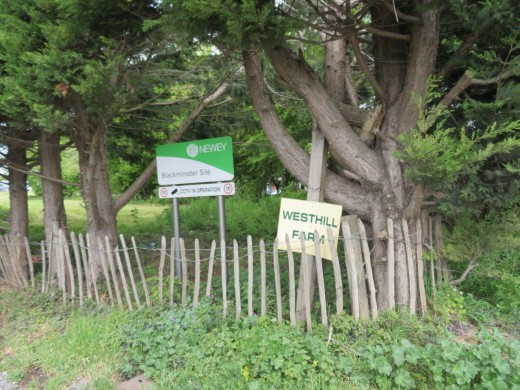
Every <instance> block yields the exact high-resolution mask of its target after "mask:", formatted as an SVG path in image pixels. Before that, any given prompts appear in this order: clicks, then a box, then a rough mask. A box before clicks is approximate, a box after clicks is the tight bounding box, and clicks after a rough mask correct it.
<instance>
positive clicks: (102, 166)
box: [72, 126, 116, 277]
mask: <svg viewBox="0 0 520 390" xmlns="http://www.w3.org/2000/svg"><path fill="white" fill-rule="evenodd" d="M72 138H73V139H74V141H75V144H76V148H77V149H78V152H79V153H78V154H79V167H80V176H81V195H82V197H83V200H84V202H85V208H86V213H87V230H88V234H89V236H90V242H93V243H96V242H98V241H97V238H98V237H99V238H100V239H101V240H102V242H104V239H105V237H108V238H109V239H110V242H111V243H112V244H115V243H116V213H115V208H114V205H113V200H112V194H111V191H110V182H109V175H108V159H107V150H106V134H105V127H104V126H98V127H96V128H91V129H85V130H83V131H78V133H76V134H75V135H74V136H73V137H72ZM91 253H92V254H94V256H93V257H92V259H91V260H92V262H93V264H94V272H95V277H97V276H98V274H99V270H100V269H101V258H100V257H99V255H98V254H97V251H92V252H91Z"/></svg>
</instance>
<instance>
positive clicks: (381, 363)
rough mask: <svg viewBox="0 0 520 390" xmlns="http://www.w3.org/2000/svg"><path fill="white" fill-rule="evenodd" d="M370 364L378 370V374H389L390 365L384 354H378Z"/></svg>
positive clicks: (390, 371)
mask: <svg viewBox="0 0 520 390" xmlns="http://www.w3.org/2000/svg"><path fill="white" fill-rule="evenodd" d="M371 365H372V366H373V367H374V368H375V369H376V370H377V372H379V373H380V374H384V375H387V376H388V375H390V374H391V373H392V365H391V364H390V363H389V362H388V360H386V358H385V357H384V356H378V357H377V358H375V359H374V361H373V362H372V363H371Z"/></svg>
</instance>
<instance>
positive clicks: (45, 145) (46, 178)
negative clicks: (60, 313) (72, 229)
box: [39, 130, 70, 285]
mask: <svg viewBox="0 0 520 390" xmlns="http://www.w3.org/2000/svg"><path fill="white" fill-rule="evenodd" d="M60 152H61V150H60V132H59V131H55V132H52V133H50V132H47V131H45V130H41V131H40V142H39V157H40V169H41V174H42V198H43V211H44V228H45V237H46V240H47V248H51V247H52V245H53V243H51V242H50V240H51V237H54V239H53V241H54V240H56V239H57V237H56V234H57V232H58V231H59V230H60V229H66V228H67V216H66V214H65V204H64V200H63V183H62V182H61V180H62V175H61V159H60ZM49 262H50V263H49V267H50V269H52V270H54V273H55V272H57V270H58V265H57V263H56V262H57V256H56V254H53V252H52V251H51V252H50V253H49ZM67 285H70V281H69V280H68V278H67Z"/></svg>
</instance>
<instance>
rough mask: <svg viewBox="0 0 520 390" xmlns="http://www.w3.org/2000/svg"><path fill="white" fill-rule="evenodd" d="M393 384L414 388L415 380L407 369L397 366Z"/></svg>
mask: <svg viewBox="0 0 520 390" xmlns="http://www.w3.org/2000/svg"><path fill="white" fill-rule="evenodd" d="M394 381H395V384H396V385H398V386H401V387H404V388H406V389H413V388H415V380H414V379H413V378H412V376H411V375H410V373H409V372H408V370H405V369H404V368H399V369H398V370H397V372H396V375H395V379H394Z"/></svg>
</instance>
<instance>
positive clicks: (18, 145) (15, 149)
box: [7, 137, 29, 277]
mask: <svg viewBox="0 0 520 390" xmlns="http://www.w3.org/2000/svg"><path fill="white" fill-rule="evenodd" d="M13 138H14V137H13ZM7 162H8V166H9V202H10V208H9V232H10V234H11V236H12V242H18V246H19V247H20V248H22V245H23V240H24V238H25V237H27V236H28V234H29V208H28V204H27V188H26V182H27V173H26V172H25V171H26V170H27V149H26V145H25V144H24V143H23V142H18V141H17V140H14V139H13V141H11V142H10V145H8V151H7ZM19 253H20V256H19V257H18V263H19V264H20V268H21V269H22V270H23V271H24V273H23V276H24V277H27V275H28V272H29V268H28V266H29V265H28V263H27V257H26V256H23V255H22V253H24V252H23V251H21V250H20V251H19Z"/></svg>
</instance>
